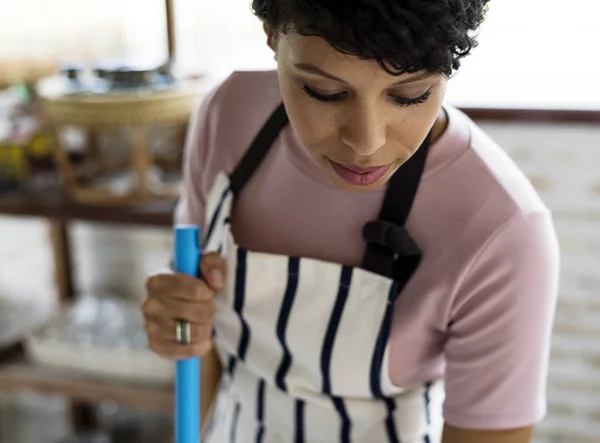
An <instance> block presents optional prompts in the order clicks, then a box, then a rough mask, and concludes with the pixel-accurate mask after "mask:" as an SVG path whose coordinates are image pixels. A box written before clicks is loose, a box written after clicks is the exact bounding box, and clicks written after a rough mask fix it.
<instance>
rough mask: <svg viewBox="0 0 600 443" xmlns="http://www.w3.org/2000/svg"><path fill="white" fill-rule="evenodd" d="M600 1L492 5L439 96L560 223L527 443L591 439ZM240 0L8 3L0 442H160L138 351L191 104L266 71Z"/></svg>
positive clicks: (599, 344) (164, 435)
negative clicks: (542, 396) (550, 325)
mask: <svg viewBox="0 0 600 443" xmlns="http://www.w3.org/2000/svg"><path fill="white" fill-rule="evenodd" d="M598 16H600V2H598V1H597V0H571V1H569V2H567V3H565V2H563V1H558V0H528V1H523V0H501V1H500V0H493V1H492V2H491V3H490V10H489V12H488V15H487V19H486V22H485V23H484V25H483V27H482V29H481V32H480V46H479V48H478V49H477V50H476V51H475V52H474V53H473V56H472V57H469V58H468V59H467V60H466V61H465V62H464V63H463V68H462V70H461V71H460V72H459V73H458V74H457V75H456V77H455V78H454V79H453V80H452V81H451V82H450V86H449V92H448V100H447V101H448V103H449V104H452V105H455V106H458V107H460V108H461V109H463V110H464V111H465V112H467V113H468V114H469V115H470V116H471V117H472V118H473V119H474V120H475V121H476V122H477V123H478V124H480V125H481V126H482V127H483V129H484V130H485V131H487V132H488V134H490V135H491V136H492V137H493V138H494V139H495V140H496V141H497V142H498V143H499V144H500V145H501V146H502V147H503V148H504V149H506V151H507V152H508V153H509V154H510V155H511V156H512V158H513V159H514V160H515V161H516V162H517V163H518V164H519V166H520V167H521V168H522V169H523V170H524V171H525V173H526V174H527V175H528V176H529V177H530V179H531V181H532V182H533V183H534V185H535V186H536V188H537V189H538V191H539V192H540V194H541V195H542V197H543V199H544V200H545V202H546V203H547V205H548V206H549V207H550V208H551V209H552V211H553V213H554V217H555V223H556V227H557V229H558V233H559V236H560V243H561V251H562V271H561V272H562V275H561V292H560V297H559V302H558V311H557V316H556V322H555V328H554V341H553V347H552V357H551V366H550V375H549V387H548V397H549V405H548V416H547V418H546V420H545V421H544V422H543V423H542V424H540V425H539V427H538V429H537V431H536V436H535V441H536V442H537V443H584V442H585V443H592V442H595V443H597V442H599V441H600V323H599V322H598V316H600V299H599V298H598V294H599V293H600V273H599V272H598V270H599V269H600V174H598V164H600V82H599V81H598V79H597V72H598V69H599V68H600V57H599V56H598V50H597V44H598V42H600V28H599V27H598V26H597V24H596V21H597V18H598ZM273 67H274V61H273V58H272V55H271V54H270V51H269V50H268V49H267V48H266V45H265V37H264V35H263V33H262V28H261V24H260V23H259V22H258V21H257V19H255V17H254V16H253V15H252V14H251V12H250V1H249V0H219V1H218V2H212V1H208V0H104V1H102V2H98V1H92V0H20V1H18V2H14V1H9V0H0V443H78V442H80V443H85V442H93V443H115V442H128V443H135V442H144V443H152V442H157V443H158V442H160V443H162V442H168V441H170V438H171V435H172V430H171V427H172V420H171V419H172V410H173V406H172V404H173V399H172V394H171V393H172V380H173V367H172V365H170V364H169V363H166V362H164V361H162V360H160V359H158V358H156V357H154V356H153V355H151V354H149V353H148V352H147V351H146V343H145V339H144V334H143V326H142V320H141V317H140V314H139V311H138V305H139V303H140V300H141V299H142V297H143V294H144V279H145V276H146V275H147V274H148V273H149V272H151V271H153V270H156V269H158V268H160V267H163V266H165V265H166V264H167V263H168V261H169V259H170V255H171V248H172V244H171V231H170V229H169V228H170V224H171V219H172V209H173V205H174V202H175V200H176V198H177V195H178V193H179V179H180V162H181V149H182V143H183V137H184V135H185V129H186V125H187V121H188V119H189V116H190V113H191V111H192V109H193V107H194V105H195V104H196V103H197V102H198V101H199V100H201V99H202V96H203V94H204V93H205V92H206V91H207V90H208V89H210V88H211V87H212V86H213V85H215V84H216V82H218V81H220V80H222V79H223V78H224V77H225V76H227V75H228V74H229V73H231V72H232V71H233V70H253V69H271V68H273Z"/></svg>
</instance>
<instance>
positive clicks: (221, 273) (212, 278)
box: [200, 252, 226, 291]
mask: <svg viewBox="0 0 600 443" xmlns="http://www.w3.org/2000/svg"><path fill="white" fill-rule="evenodd" d="M225 269H226V264H225V260H223V258H222V257H221V256H220V255H219V254H217V253H216V252H211V253H210V254H206V255H204V256H203V257H202V260H200V275H201V276H202V279H203V280H204V281H205V282H206V284H207V285H208V286H209V287H210V288H211V289H213V290H215V291H219V290H221V289H223V286H224V285H225Z"/></svg>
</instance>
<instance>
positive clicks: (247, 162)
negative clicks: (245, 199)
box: [229, 103, 288, 196]
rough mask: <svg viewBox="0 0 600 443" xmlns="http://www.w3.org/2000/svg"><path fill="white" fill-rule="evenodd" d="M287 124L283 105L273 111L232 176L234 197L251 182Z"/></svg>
mask: <svg viewBox="0 0 600 443" xmlns="http://www.w3.org/2000/svg"><path fill="white" fill-rule="evenodd" d="M287 124H288V117H287V114H286V112H285V107H284V106H283V103H282V104H281V105H280V106H279V107H278V108H277V109H275V111H273V113H272V114H271V116H270V117H269V120H267V122H266V123H265V125H264V126H263V127H262V128H261V130H260V131H259V133H258V135H257V136H256V138H255V139H254V141H253V142H252V144H251V145H250V148H248V150H247V151H246V154H244V157H243V158H242V160H241V161H240V162H239V163H238V165H237V166H236V168H235V170H234V171H233V173H232V174H231V176H230V178H229V179H230V184H231V190H232V191H233V195H234V196H237V195H238V194H239V192H240V191H241V190H242V188H243V187H244V185H245V184H246V183H247V182H248V180H250V177H252V174H253V173H254V171H255V170H256V169H257V168H258V167H259V166H260V163H261V162H262V161H263V159H264V158H265V156H266V155H267V153H268V152H269V149H270V148H271V145H272V144H273V142H274V141H275V139H276V138H277V137H278V136H279V133H280V132H281V130H282V129H283V127H284V126H285V125H287Z"/></svg>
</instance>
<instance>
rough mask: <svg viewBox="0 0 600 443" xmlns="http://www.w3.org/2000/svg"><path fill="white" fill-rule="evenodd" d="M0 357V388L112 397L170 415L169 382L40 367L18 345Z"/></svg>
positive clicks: (95, 399) (89, 399)
mask: <svg viewBox="0 0 600 443" xmlns="http://www.w3.org/2000/svg"><path fill="white" fill-rule="evenodd" d="M0 357H1V358H0V390H28V389H30V390H35V391H37V392H42V393H48V394H60V395H65V396H67V397H69V398H70V399H72V400H75V401H77V402H83V403H88V404H98V403H100V402H102V401H105V400H113V401H115V402H116V403H118V404H119V405H121V406H125V407H130V408H133V409H135V410H138V411H154V412H164V413H168V414H172V413H173V410H174V409H173V408H174V396H173V389H174V388H173V385H172V384H148V383H135V382H131V381H124V380H119V379H111V378H101V377H94V376H90V375H87V374H82V373H77V372H75V371H67V370H63V369H57V368H52V367H47V366H41V365H38V364H35V363H32V362H31V361H29V360H28V359H27V357H26V356H25V354H24V352H23V350H22V348H21V347H17V348H15V349H13V350H10V351H8V352H7V351H5V352H4V353H3V354H0Z"/></svg>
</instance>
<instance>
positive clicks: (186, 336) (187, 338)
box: [175, 320, 192, 345]
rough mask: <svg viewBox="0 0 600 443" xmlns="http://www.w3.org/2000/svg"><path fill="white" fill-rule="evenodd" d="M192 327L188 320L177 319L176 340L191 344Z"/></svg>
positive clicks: (180, 342)
mask: <svg viewBox="0 0 600 443" xmlns="http://www.w3.org/2000/svg"><path fill="white" fill-rule="evenodd" d="M191 329H192V327H191V325H190V322H188V321H187V320H177V321H176V322H175V340H177V343H179V344H182V345H189V344H190V343H191V342H192V333H191V332H192V331H191Z"/></svg>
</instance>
